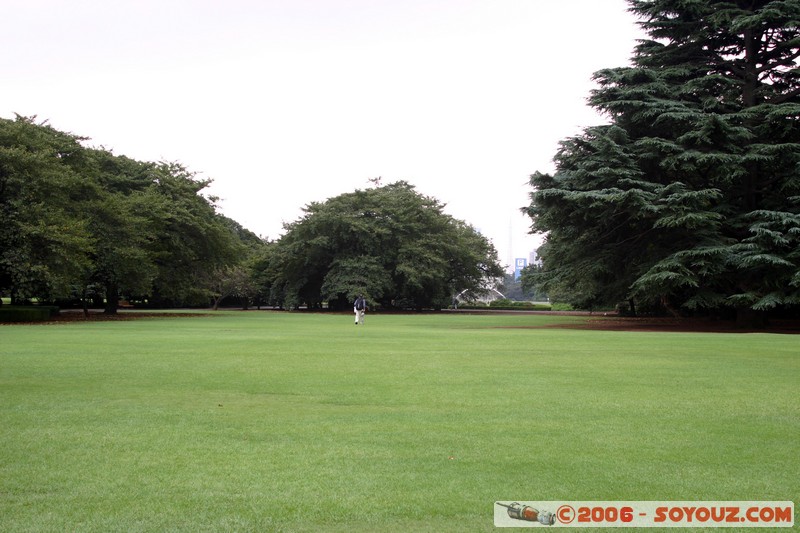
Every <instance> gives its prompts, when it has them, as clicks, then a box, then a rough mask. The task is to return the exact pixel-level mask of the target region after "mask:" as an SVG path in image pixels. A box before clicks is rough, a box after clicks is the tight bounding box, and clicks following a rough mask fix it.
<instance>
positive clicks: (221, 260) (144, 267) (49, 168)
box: [0, 117, 257, 313]
mask: <svg viewBox="0 0 800 533" xmlns="http://www.w3.org/2000/svg"><path fill="white" fill-rule="evenodd" d="M85 140H86V139H85V138H82V137H78V136H75V135H72V134H69V133H64V132H60V131H58V130H56V129H54V128H52V127H51V126H49V125H47V124H46V123H37V122H36V121H35V118H27V117H17V119H16V120H6V119H0V293H3V294H10V295H11V297H12V300H13V301H26V300H30V299H34V298H35V299H39V300H45V301H48V300H49V301H53V300H70V299H81V300H84V301H86V300H87V299H94V298H97V299H100V300H101V301H105V302H106V311H107V312H109V313H113V312H115V310H116V307H117V302H118V300H119V298H121V297H126V298H129V299H140V300H144V299H146V300H148V302H149V303H151V304H167V305H175V304H186V303H187V302H188V301H189V300H191V299H192V298H193V297H197V296H198V295H199V296H200V298H201V299H202V298H204V297H206V296H208V294H198V291H200V292H201V293H202V292H203V291H202V290H201V286H200V285H199V283H198V280H200V279H202V277H203V275H204V273H208V272H211V271H214V269H217V268H219V267H221V266H223V265H228V264H232V263H235V262H237V261H239V260H240V259H241V257H240V256H241V254H242V251H243V250H245V249H247V245H246V244H245V243H246V241H248V240H249V242H250V243H251V244H252V242H253V240H254V239H256V240H257V237H255V236H254V235H252V234H250V235H246V233H249V232H245V231H244V230H243V229H242V228H241V227H240V226H238V225H235V223H232V221H230V220H229V219H226V218H225V217H222V216H221V215H219V214H218V213H217V212H216V207H215V206H214V204H213V201H212V199H209V198H206V197H204V196H203V195H202V191H203V190H204V189H205V188H206V187H207V186H208V184H209V183H210V182H209V181H208V180H198V179H196V177H195V175H194V174H193V173H191V172H189V171H188V170H187V169H186V168H184V167H183V166H182V165H179V164H176V163H151V162H140V161H135V160H133V159H130V158H127V157H125V156H117V155H114V154H112V153H111V152H110V151H108V150H105V149H97V148H87V147H85V146H84V145H83V141H85Z"/></svg>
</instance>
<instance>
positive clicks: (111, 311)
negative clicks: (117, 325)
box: [103, 283, 119, 315]
mask: <svg viewBox="0 0 800 533" xmlns="http://www.w3.org/2000/svg"><path fill="white" fill-rule="evenodd" d="M118 307H119V287H117V284H116V283H109V284H108V285H106V306H105V310H104V311H103V314H106V315H116V314H117V308H118Z"/></svg>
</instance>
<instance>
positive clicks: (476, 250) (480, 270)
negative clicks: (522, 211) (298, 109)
mask: <svg viewBox="0 0 800 533" xmlns="http://www.w3.org/2000/svg"><path fill="white" fill-rule="evenodd" d="M375 185H376V187H374V188H371V189H367V190H357V191H355V192H353V193H348V194H343V195H340V196H337V197H334V198H331V199H329V200H327V201H326V202H323V203H319V202H314V203H312V204H310V205H308V206H307V207H306V208H305V215H304V216H303V217H302V218H301V219H300V220H298V221H296V222H293V223H291V224H287V225H286V234H285V235H284V236H283V237H282V238H281V239H280V240H279V241H278V242H277V243H275V245H274V248H273V249H272V250H271V251H270V260H269V266H268V267H267V268H266V269H265V270H266V272H267V274H266V276H267V278H268V279H269V280H270V284H271V287H272V298H273V299H274V300H276V301H278V302H280V303H281V304H283V305H284V306H286V307H290V308H291V307H296V306H298V305H301V304H303V303H305V304H306V305H308V306H311V307H315V306H319V305H321V304H322V302H323V301H327V302H328V303H329V305H330V306H331V307H333V308H345V307H347V306H349V305H350V304H351V302H352V300H353V298H354V297H355V296H356V294H358V293H363V294H364V295H365V297H367V298H368V299H370V300H372V301H373V302H377V303H379V304H381V305H382V306H387V307H390V306H393V305H401V304H402V305H404V306H408V305H410V306H415V307H443V306H446V305H448V304H449V303H450V300H451V298H452V296H453V294H455V293H457V292H460V291H461V290H463V289H468V288H475V289H477V288H480V287H482V286H483V285H484V284H486V283H487V282H488V280H489V279H492V278H496V277H498V276H501V275H502V270H501V268H500V267H499V265H498V264H497V258H496V252H495V250H494V247H493V246H492V245H491V243H490V242H489V241H488V240H487V239H486V238H484V237H483V236H482V235H480V234H479V233H478V232H476V231H475V230H474V228H472V227H471V226H469V225H467V224H465V223H464V222H461V221H459V220H456V219H453V218H452V217H450V216H448V215H446V214H444V213H443V207H444V206H443V205H442V204H440V203H439V202H438V201H437V200H436V199H434V198H430V197H426V196H423V195H420V194H419V193H417V192H416V190H415V189H414V187H413V186H412V185H410V184H408V183H406V182H403V181H400V182H396V183H392V184H389V185H385V186H378V185H379V183H377V182H376V183H375Z"/></svg>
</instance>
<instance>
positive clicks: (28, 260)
mask: <svg viewBox="0 0 800 533" xmlns="http://www.w3.org/2000/svg"><path fill="white" fill-rule="evenodd" d="M81 140H82V139H81V138H80V137H76V136H74V135H71V134H67V133H63V132H59V131H57V130H55V129H53V128H52V127H50V126H48V125H47V124H46V123H36V117H30V118H27V117H20V116H17V117H16V120H13V121H12V120H6V119H0V292H1V293H9V294H11V299H12V302H16V301H18V300H20V301H24V300H27V299H30V298H34V297H38V298H54V297H60V296H66V295H68V294H69V293H70V291H71V290H72V287H73V282H74V280H75V279H79V278H81V277H83V276H84V275H85V272H86V270H87V269H88V268H89V260H88V258H87V256H86V253H85V251H86V250H88V249H91V248H92V246H93V242H92V238H91V236H90V231H89V228H88V226H87V224H86V221H85V220H84V219H83V218H82V217H81V216H80V215H79V214H78V213H77V212H76V210H75V209H74V206H75V205H78V204H79V203H80V202H81V201H82V198H83V195H84V191H85V190H86V188H87V185H86V184H85V183H84V182H83V180H82V176H81V171H82V169H83V168H84V166H85V163H86V162H85V157H84V154H83V151H82V147H81V145H80V141H81Z"/></svg>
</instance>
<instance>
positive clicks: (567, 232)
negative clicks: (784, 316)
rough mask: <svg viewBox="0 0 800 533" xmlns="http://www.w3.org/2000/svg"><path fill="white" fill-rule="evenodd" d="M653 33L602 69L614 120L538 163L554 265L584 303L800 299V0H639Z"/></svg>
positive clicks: (547, 281)
mask: <svg viewBox="0 0 800 533" xmlns="http://www.w3.org/2000/svg"><path fill="white" fill-rule="evenodd" d="M630 5H631V11H632V12H633V13H635V14H636V15H638V16H639V17H640V20H641V22H640V24H641V26H642V27H643V28H644V29H645V30H646V31H647V32H648V33H649V35H650V37H651V38H650V39H648V40H644V41H642V42H641V43H640V44H639V46H638V47H637V48H636V51H635V55H634V57H633V65H632V66H631V67H625V68H614V69H606V70H602V71H600V72H598V73H596V74H595V80H596V81H597V82H598V84H599V88H598V89H596V90H595V91H594V92H593V93H592V95H591V98H590V103H591V104H592V105H593V106H594V107H595V108H597V109H598V110H600V111H602V112H604V113H606V114H607V115H608V117H609V118H610V119H611V124H609V125H606V126H597V127H592V128H588V129H586V130H585V131H584V132H583V134H581V135H579V136H576V137H573V138H570V139H567V140H565V141H563V142H562V143H561V146H560V149H559V151H558V153H557V154H556V157H555V162H556V168H557V171H556V173H555V174H554V175H547V174H542V173H536V174H534V175H533V176H532V177H531V185H532V186H533V192H532V193H531V200H532V201H531V205H530V206H529V207H528V208H527V209H526V211H527V212H528V214H529V215H530V216H531V217H532V220H533V226H532V228H533V230H534V231H537V232H545V233H546V241H545V243H544V245H543V246H542V247H541V248H540V250H539V251H540V254H541V256H542V258H543V261H544V267H545V268H544V270H543V271H542V272H541V273H537V274H534V275H533V276H532V277H529V278H528V279H527V280H526V282H527V283H534V284H537V285H539V286H541V287H543V288H545V289H546V290H548V291H550V292H551V293H554V294H555V293H558V292H559V291H570V292H572V293H573V294H574V292H575V291H577V292H578V293H579V294H580V297H575V298H573V300H574V301H578V300H582V303H615V302H617V301H620V300H624V299H629V300H630V301H631V304H632V305H634V302H638V303H639V304H640V305H641V304H644V305H649V306H653V305H658V306H660V307H661V308H665V309H668V310H672V311H673V312H675V313H678V312H688V311H699V310H720V309H726V308H727V309H733V310H736V312H737V314H738V317H739V318H740V319H741V320H742V321H745V320H748V321H753V320H757V315H758V314H759V313H763V312H764V311H767V310H770V309H776V308H778V309H780V308H784V309H785V308H789V307H791V306H794V305H796V304H797V303H798V302H800V172H799V171H800V70H799V69H798V68H797V59H798V57H800V32H799V31H798V28H799V27H800V3H798V2H794V1H791V2H790V1H783V0H775V1H769V0H746V1H745V0H736V1H732V0H724V1H723V0H716V1H715V0H710V1H709V0H632V1H630Z"/></svg>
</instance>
